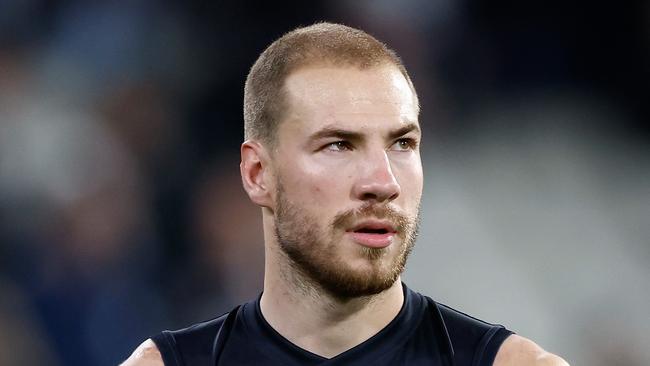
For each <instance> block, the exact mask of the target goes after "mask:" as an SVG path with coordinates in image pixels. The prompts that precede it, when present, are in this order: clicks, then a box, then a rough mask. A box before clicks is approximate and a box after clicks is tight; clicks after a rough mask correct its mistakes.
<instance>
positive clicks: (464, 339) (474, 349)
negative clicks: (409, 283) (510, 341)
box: [427, 297, 513, 366]
mask: <svg viewBox="0 0 650 366" xmlns="http://www.w3.org/2000/svg"><path fill="white" fill-rule="evenodd" d="M427 299H428V301H429V303H430V304H432V305H433V306H435V308H436V309H435V310H436V312H437V313H438V314H439V315H440V318H441V319H442V329H441V331H444V332H446V334H447V337H446V339H445V340H446V341H447V342H448V345H446V346H447V347H448V349H449V350H450V353H451V355H452V358H453V365H454V366H492V364H493V363H494V358H495V357H496V354H497V352H498V351H499V347H501V344H502V343H503V341H504V340H505V339H506V338H508V336H510V335H511V334H512V333H513V332H512V331H510V330H508V329H506V328H504V327H503V326H502V325H498V324H491V323H488V322H485V321H483V320H480V319H477V318H475V317H473V316H470V315H467V314H465V313H463V312H461V311H458V310H456V309H453V308H451V307H449V306H447V305H444V304H440V303H437V302H435V301H433V300H431V299H430V298H428V297H427ZM443 346H445V345H443Z"/></svg>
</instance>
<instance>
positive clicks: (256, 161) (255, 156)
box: [239, 140, 273, 207]
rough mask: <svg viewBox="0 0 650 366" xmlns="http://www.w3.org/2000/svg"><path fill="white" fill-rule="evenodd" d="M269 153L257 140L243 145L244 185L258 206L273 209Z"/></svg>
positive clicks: (241, 164)
mask: <svg viewBox="0 0 650 366" xmlns="http://www.w3.org/2000/svg"><path fill="white" fill-rule="evenodd" d="M269 162H270V159H269V155H268V151H267V150H266V149H265V148H264V146H263V145H261V144H260V143H259V142H257V141H255V140H248V141H245V142H244V143H243V144H242V145H241V163H240V164H239V170H240V171H241V178H242V183H243V185H244V190H245V191H246V193H247V194H248V197H249V198H250V199H251V201H253V202H254V203H255V204H257V205H258V206H262V207H271V206H272V203H273V197H272V195H271V193H272V192H273V191H272V189H273V181H272V172H271V167H270V166H269Z"/></svg>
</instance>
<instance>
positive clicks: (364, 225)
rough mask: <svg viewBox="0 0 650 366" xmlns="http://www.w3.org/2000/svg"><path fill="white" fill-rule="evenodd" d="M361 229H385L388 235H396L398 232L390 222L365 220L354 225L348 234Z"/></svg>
mask: <svg viewBox="0 0 650 366" xmlns="http://www.w3.org/2000/svg"><path fill="white" fill-rule="evenodd" d="M361 229H370V230H381V229H384V230H386V231H387V232H388V233H392V234H395V233H396V232H397V230H396V229H395V227H394V226H393V224H392V223H391V222H390V221H384V220H364V221H361V222H359V223H358V224H356V225H354V226H353V227H352V228H351V229H349V230H348V232H355V231H358V230H361Z"/></svg>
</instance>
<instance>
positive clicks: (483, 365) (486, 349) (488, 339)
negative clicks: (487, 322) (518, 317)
mask: <svg viewBox="0 0 650 366" xmlns="http://www.w3.org/2000/svg"><path fill="white" fill-rule="evenodd" d="M511 334H513V333H512V332H511V331H509V330H507V329H506V328H504V327H502V326H493V327H492V328H490V329H489V330H488V331H487V332H485V335H483V338H481V342H480V343H479V345H478V347H477V349H476V353H475V354H474V361H473V362H472V365H473V366H492V365H493V363H494V359H495V358H496V356H497V352H499V348H500V347H501V344H502V343H503V341H505V340H506V338H508V337H509V336H510V335H511Z"/></svg>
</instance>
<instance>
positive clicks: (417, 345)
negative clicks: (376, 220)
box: [152, 285, 512, 366]
mask: <svg viewBox="0 0 650 366" xmlns="http://www.w3.org/2000/svg"><path fill="white" fill-rule="evenodd" d="M259 300H260V298H259V297H258V298H257V299H256V300H254V301H251V302H248V303H245V304H243V305H241V306H238V307H237V308H235V309H234V310H233V311H231V312H230V313H229V314H225V315H222V316H220V317H218V318H216V319H213V320H210V321H207V322H203V323H199V324H196V325H193V326H191V327H189V328H185V329H181V330H177V331H164V332H162V333H160V334H157V335H155V336H153V337H152V340H153V341H154V342H155V343H156V345H157V346H158V349H159V350H160V353H161V355H162V357H163V360H164V362H165V366H208V365H210V366H214V365H217V364H218V365H219V366H226V365H314V366H315V365H319V366H335V365H348V366H350V365H351V366H354V365H364V366H365V365H373V366H383V365H391V366H396V365H413V366H419V365H440V366H443V365H445V366H447V365H449V366H451V365H453V366H489V365H492V363H493V361H494V358H495V356H496V353H497V351H498V349H499V347H500V346H501V343H503V341H504V340H505V339H506V338H507V337H508V336H509V335H510V334H512V332H511V331H509V330H507V329H505V328H504V327H503V326H500V325H493V324H489V323H486V322H484V321H481V320H478V319H476V318H473V317H471V316H468V315H466V314H464V313H461V312H459V311H457V310H454V309H452V308H450V307H448V306H445V305H442V304H439V303H436V302H434V301H433V300H431V299H429V298H428V297H426V296H423V295H420V294H418V293H417V292H414V291H412V290H410V289H408V288H407V287H406V286H405V285H404V304H403V305H402V309H401V310H400V312H399V313H398V315H397V316H396V317H395V319H393V320H392V321H391V322H390V323H389V324H388V325H387V326H386V327H384V329H382V330H381V331H380V332H379V333H377V334H375V335H374V336H372V337H371V338H370V339H368V340H366V341H365V342H363V343H361V344H359V345H357V346H355V347H353V348H351V349H349V350H347V351H345V352H343V353H341V354H339V355H337V356H336V357H334V358H330V359H327V358H324V357H321V356H319V355H316V354H314V353H311V352H309V351H306V350H304V349H302V348H300V347H298V346H296V345H294V344H293V343H291V342H289V341H288V340H287V339H285V338H284V337H283V336H282V335H280V334H279V333H278V332H276V331H275V330H274V329H273V328H272V327H271V326H270V325H269V324H268V323H267V322H266V320H265V319H264V317H263V316H262V312H261V310H260V301H259Z"/></svg>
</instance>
